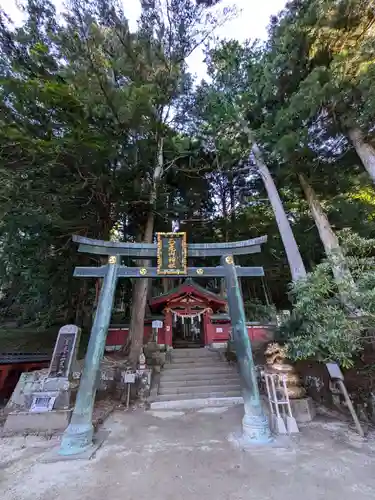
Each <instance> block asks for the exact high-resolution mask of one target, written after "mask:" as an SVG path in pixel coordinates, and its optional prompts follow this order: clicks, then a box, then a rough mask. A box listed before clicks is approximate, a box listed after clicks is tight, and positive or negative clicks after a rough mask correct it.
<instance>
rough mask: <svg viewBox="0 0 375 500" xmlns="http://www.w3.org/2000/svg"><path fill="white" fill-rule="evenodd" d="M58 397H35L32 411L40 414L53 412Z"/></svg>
mask: <svg viewBox="0 0 375 500" xmlns="http://www.w3.org/2000/svg"><path fill="white" fill-rule="evenodd" d="M55 400H56V396H44V395H43V396H34V398H33V402H32V404H31V408H30V411H31V412H33V413H34V412H35V413H40V412H43V411H52V409H53V405H54V404H55Z"/></svg>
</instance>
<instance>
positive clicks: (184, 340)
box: [172, 312, 204, 349]
mask: <svg viewBox="0 0 375 500" xmlns="http://www.w3.org/2000/svg"><path fill="white" fill-rule="evenodd" d="M172 346H173V347H174V348H175V349H179V348H180V349H181V348H182V349H183V348H187V347H188V348H191V347H204V332H203V322H202V320H201V317H200V316H199V315H197V316H185V315H183V314H181V315H180V314H179V313H178V312H176V316H175V320H174V322H173V326H172Z"/></svg>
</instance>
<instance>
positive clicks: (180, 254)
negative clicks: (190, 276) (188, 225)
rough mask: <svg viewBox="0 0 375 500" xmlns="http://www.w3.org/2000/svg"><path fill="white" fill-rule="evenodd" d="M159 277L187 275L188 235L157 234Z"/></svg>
mask: <svg viewBox="0 0 375 500" xmlns="http://www.w3.org/2000/svg"><path fill="white" fill-rule="evenodd" d="M157 238H158V255H157V257H158V262H157V274H158V275H172V274H175V275H178V276H181V275H185V276H186V275H187V243H186V233H157Z"/></svg>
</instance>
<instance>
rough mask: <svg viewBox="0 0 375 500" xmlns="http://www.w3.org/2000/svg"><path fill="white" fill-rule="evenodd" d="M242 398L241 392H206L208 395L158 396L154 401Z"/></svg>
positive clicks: (189, 393)
mask: <svg viewBox="0 0 375 500" xmlns="http://www.w3.org/2000/svg"><path fill="white" fill-rule="evenodd" d="M229 397H230V398H233V397H238V398H242V396H241V391H240V390H235V391H217V392H206V393H203V392H202V393H199V394H196V393H191V392H185V393H182V394H158V395H157V396H156V397H155V399H154V401H177V400H187V399H207V398H229Z"/></svg>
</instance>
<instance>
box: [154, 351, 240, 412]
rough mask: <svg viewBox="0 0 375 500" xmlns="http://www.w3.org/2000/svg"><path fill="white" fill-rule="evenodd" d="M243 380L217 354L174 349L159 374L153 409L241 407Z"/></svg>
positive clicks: (234, 368) (215, 352) (235, 370)
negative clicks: (169, 360)
mask: <svg viewBox="0 0 375 500" xmlns="http://www.w3.org/2000/svg"><path fill="white" fill-rule="evenodd" d="M242 402H243V400H242V396H241V387H240V378H239V375H238V372H237V369H236V367H235V366H229V365H228V363H227V362H226V360H225V358H224V357H223V356H222V355H221V354H220V353H219V352H217V351H214V350H210V349H207V348H202V349H175V350H174V351H173V352H172V354H171V362H170V363H167V364H166V365H165V366H164V368H163V371H162V372H161V375H160V383H159V386H158V388H157V393H156V394H154V396H153V397H151V398H150V407H151V409H153V410H154V409H172V408H175V409H182V408H199V407H206V406H228V405H233V404H241V403H242Z"/></svg>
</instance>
